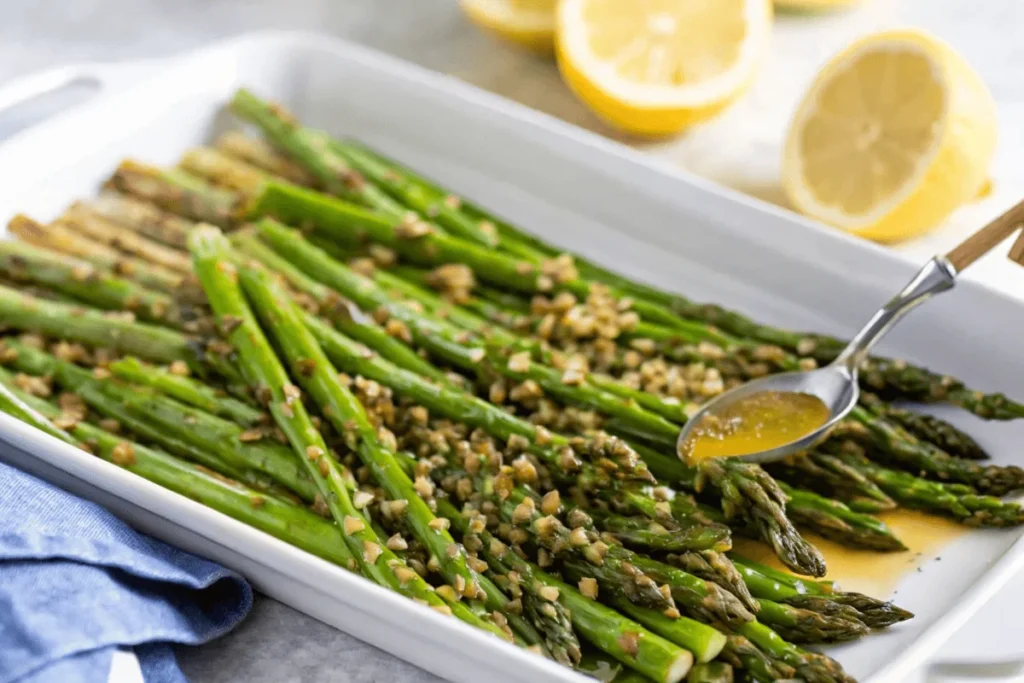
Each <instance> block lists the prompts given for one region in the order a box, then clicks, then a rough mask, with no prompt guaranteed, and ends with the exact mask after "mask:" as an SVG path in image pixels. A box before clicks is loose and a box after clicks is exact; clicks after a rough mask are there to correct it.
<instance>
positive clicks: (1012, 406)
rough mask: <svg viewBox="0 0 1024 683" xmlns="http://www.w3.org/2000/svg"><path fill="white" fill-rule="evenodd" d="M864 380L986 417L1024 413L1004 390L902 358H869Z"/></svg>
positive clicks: (875, 387)
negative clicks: (972, 385) (984, 388)
mask: <svg viewBox="0 0 1024 683" xmlns="http://www.w3.org/2000/svg"><path fill="white" fill-rule="evenodd" d="M829 355H831V354H829ZM860 381H861V386H863V387H865V388H868V389H871V390H872V391H874V392H875V393H877V394H879V395H881V396H882V397H884V398H900V399H903V400H905V401H916V402H921V403H951V404H953V405H956V406H960V407H961V408H963V409H964V410H966V411H968V412H971V413H974V414H975V415H977V416H978V417H980V418H983V419H986V420H1016V419H1019V418H1021V417H1024V405H1022V404H1020V403H1018V402H1016V401H1014V400H1012V399H1010V398H1007V397H1006V396H1004V395H1003V394H985V393H982V392H980V391H973V390H971V389H968V388H967V387H965V386H964V384H963V382H961V381H960V380H957V379H954V378H952V377H949V376H948V375H940V374H938V373H934V372H931V371H929V370H927V369H925V368H918V367H914V366H913V365H908V364H907V363H906V362H904V361H900V360H892V359H888V358H872V359H870V360H868V362H866V363H865V364H864V366H863V367H862V368H861V373H860Z"/></svg>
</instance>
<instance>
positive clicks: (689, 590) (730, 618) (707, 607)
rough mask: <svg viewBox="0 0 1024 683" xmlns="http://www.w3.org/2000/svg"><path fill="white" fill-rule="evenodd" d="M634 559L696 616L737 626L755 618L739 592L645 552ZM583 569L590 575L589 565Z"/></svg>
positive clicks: (584, 574) (633, 560) (682, 608)
mask: <svg viewBox="0 0 1024 683" xmlns="http://www.w3.org/2000/svg"><path fill="white" fill-rule="evenodd" d="M630 560H631V562H633V563H634V564H635V565H636V567H637V568H638V569H639V570H640V571H642V572H644V573H645V574H646V575H648V576H650V577H651V578H652V579H654V580H655V581H657V582H659V583H661V584H664V585H667V586H668V587H669V588H670V590H671V591H672V599H673V600H675V601H676V604H677V605H678V606H679V608H680V609H681V610H682V611H684V612H686V613H687V614H690V615H691V616H693V617H694V618H696V619H700V620H701V621H705V622H710V623H721V624H726V625H728V626H730V627H735V626H738V625H740V624H743V623H745V622H747V621H750V620H752V619H753V618H754V615H753V614H752V613H751V612H750V611H749V610H748V609H747V608H746V607H745V606H743V604H742V603H741V602H740V601H739V600H737V599H736V598H735V596H733V595H731V594H730V593H729V592H727V591H726V590H724V589H722V588H721V587H720V586H718V585H717V584H716V583H713V582H711V581H705V580H704V579H701V578H699V577H697V576H694V575H693V574H690V573H688V572H685V571H683V570H682V569H679V568H678V567H673V566H672V565H669V564H666V563H664V562H659V561H657V560H654V559H652V558H649V557H646V556H643V555H638V554H635V553H634V554H632V555H631V558H630ZM580 573H581V575H582V576H587V574H586V569H585V568H582V569H581V572H580Z"/></svg>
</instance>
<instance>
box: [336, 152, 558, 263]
mask: <svg viewBox="0 0 1024 683" xmlns="http://www.w3.org/2000/svg"><path fill="white" fill-rule="evenodd" d="M332 142H333V144H334V145H335V146H336V147H337V146H339V145H344V146H346V147H348V148H352V149H358V150H359V151H361V152H362V153H363V154H364V155H365V156H367V157H369V158H372V159H374V160H375V161H376V162H377V163H378V164H382V165H384V166H386V167H387V169H388V171H390V172H391V173H392V174H395V175H396V176H398V177H400V178H401V179H402V181H403V182H405V183H408V184H411V185H414V186H415V187H416V188H417V191H418V192H421V193H423V194H424V195H426V196H429V197H432V198H433V200H434V201H435V202H443V201H447V204H448V205H450V206H453V207H454V208H455V209H456V210H457V211H458V213H459V214H461V215H462V216H463V217H464V218H465V219H468V220H470V221H473V222H475V223H476V224H477V225H478V226H479V229H480V230H481V231H483V232H485V233H497V235H498V237H499V238H500V239H499V242H498V247H499V248H500V249H501V250H502V251H505V252H507V253H509V254H513V255H515V256H518V257H520V258H524V259H528V260H531V261H534V262H536V263H540V262H541V261H544V260H545V259H548V258H553V257H556V256H559V255H560V254H561V253H562V252H561V251H560V250H558V249H554V248H552V247H549V246H548V245H545V244H544V243H543V242H541V241H540V240H538V239H536V238H533V237H531V236H529V235H528V234H527V233H522V237H520V236H518V235H515V234H513V233H514V232H515V228H512V227H511V226H510V225H508V224H507V223H505V222H504V221H502V220H500V219H498V218H496V217H495V216H493V215H491V214H488V213H487V212H485V211H483V210H482V209H480V207H478V206H476V205H474V204H472V203H470V202H468V201H466V199H465V198H463V197H460V196H458V195H456V194H455V193H453V192H451V191H450V190H447V189H444V188H442V187H440V186H438V185H435V184H434V183H432V182H431V181H429V180H427V179H426V178H424V177H423V176H421V175H418V174H416V173H415V172H414V171H412V170H410V169H409V168H406V167H403V166H401V165H400V164H398V163H396V162H395V161H394V160H392V159H389V158H388V157H386V156H384V155H383V154H381V153H380V152H378V151H377V150H374V149H371V148H370V147H368V146H367V145H364V144H362V143H361V142H358V141H354V140H353V141H345V142H341V141H338V140H334V141H332Z"/></svg>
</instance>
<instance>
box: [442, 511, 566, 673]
mask: <svg viewBox="0 0 1024 683" xmlns="http://www.w3.org/2000/svg"><path fill="white" fill-rule="evenodd" d="M435 501H436V503H437V511H438V513H439V514H440V515H441V516H442V517H444V518H446V519H448V520H450V521H451V522H452V524H454V525H455V528H456V530H458V532H459V534H460V535H461V536H462V537H463V539H465V538H466V537H467V536H470V537H471V538H472V542H473V543H474V545H475V544H476V542H477V541H479V546H480V552H481V554H482V555H483V556H484V558H485V559H486V561H487V564H488V565H489V566H490V569H491V571H492V572H497V573H498V574H500V575H501V578H502V579H503V581H504V582H505V583H508V584H509V585H513V584H514V585H515V586H516V588H517V590H519V591H521V592H525V593H527V594H529V595H531V596H532V597H533V600H529V601H527V602H526V603H525V604H536V603H538V602H539V603H540V605H539V606H537V608H536V610H535V615H534V619H535V620H536V621H535V623H536V624H537V629H538V631H540V632H541V633H543V634H544V638H545V643H546V645H547V648H548V651H549V652H551V653H552V655H553V656H554V658H555V659H556V660H557V661H559V662H561V663H562V664H565V665H567V666H571V665H575V664H578V663H579V661H580V657H581V651H580V643H579V640H578V639H577V637H576V633H575V632H574V631H573V629H572V623H571V615H570V614H569V613H568V611H567V610H566V608H565V606H564V605H563V604H562V603H559V602H557V601H548V600H546V599H545V598H544V596H543V595H541V593H540V590H539V589H540V588H541V584H540V582H539V581H537V579H536V578H534V576H533V567H532V566H531V565H530V563H528V562H527V561H525V560H524V559H522V558H521V557H519V555H517V554H516V553H514V552H508V551H507V548H505V546H504V544H502V543H501V542H500V541H498V539H496V538H494V537H493V536H491V535H490V533H488V532H487V530H486V526H484V528H483V529H481V530H479V531H471V529H470V519H469V518H468V517H467V516H466V515H463V514H462V513H460V512H459V511H458V510H457V509H456V507H455V506H454V505H453V504H452V503H451V502H450V501H449V500H447V499H446V498H444V497H438V498H436V499H435ZM479 526H481V525H480V524H479V523H477V525H475V526H474V528H478V527H479ZM503 548H504V549H505V552H502V549H503ZM498 553H501V555H500V556H499V555H498ZM544 603H550V605H549V606H548V607H544ZM525 604H524V606H525ZM538 622H539V623H538Z"/></svg>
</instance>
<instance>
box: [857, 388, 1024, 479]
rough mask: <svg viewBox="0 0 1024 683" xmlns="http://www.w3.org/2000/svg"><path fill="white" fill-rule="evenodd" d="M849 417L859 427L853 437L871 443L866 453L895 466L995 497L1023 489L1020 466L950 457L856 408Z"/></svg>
mask: <svg viewBox="0 0 1024 683" xmlns="http://www.w3.org/2000/svg"><path fill="white" fill-rule="evenodd" d="M850 418H851V419H852V420H853V421H854V422H856V423H857V424H858V425H859V426H860V427H863V429H858V430H857V431H856V436H858V437H860V438H863V439H865V440H867V441H868V442H869V443H870V444H871V446H872V447H873V448H872V449H871V451H870V454H871V455H872V456H873V457H877V458H880V459H882V460H884V461H886V462H888V463H892V464H894V465H896V466H897V467H900V468H903V469H907V470H910V471H912V472H922V473H925V474H926V475H928V476H931V477H934V478H936V479H940V480H943V481H952V482H962V483H964V484H968V485H970V486H972V487H974V488H976V489H977V490H978V491H980V492H981V493H986V494H991V495H995V496H1000V495H1003V494H1006V493H1008V492H1010V491H1013V490H1016V489H1019V488H1024V469H1021V468H1020V467H1016V466H1014V465H1008V466H998V465H981V464H978V463H976V462H971V461H967V460H960V459H957V458H954V457H952V456H950V455H949V454H947V453H945V452H944V451H942V450H940V449H939V448H938V447H937V446H935V445H933V444H931V443H928V442H927V441H919V440H918V439H916V438H915V437H914V436H912V435H911V434H910V433H908V432H907V431H906V430H904V429H903V428H901V427H899V426H898V425H895V424H892V423H890V422H888V421H886V420H885V419H883V418H881V417H878V416H877V415H873V414H871V413H870V412H868V411H867V410H864V409H863V408H861V407H860V406H857V407H855V408H854V409H853V410H852V411H851V412H850ZM890 495H892V493H891V492H890Z"/></svg>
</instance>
